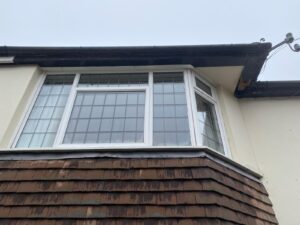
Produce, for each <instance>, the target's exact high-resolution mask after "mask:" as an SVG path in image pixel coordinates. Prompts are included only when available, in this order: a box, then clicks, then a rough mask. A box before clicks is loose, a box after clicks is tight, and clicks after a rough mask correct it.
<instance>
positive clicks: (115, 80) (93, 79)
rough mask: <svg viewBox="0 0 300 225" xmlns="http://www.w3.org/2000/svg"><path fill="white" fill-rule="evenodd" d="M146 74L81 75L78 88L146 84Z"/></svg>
mask: <svg viewBox="0 0 300 225" xmlns="http://www.w3.org/2000/svg"><path fill="white" fill-rule="evenodd" d="M147 83H148V74H147V73H134V74H128V73H121V74H82V75H81V76H80V80H79V84H78V86H96V87H99V86H103V87H110V86H130V85H137V84H141V85H144V84H147Z"/></svg>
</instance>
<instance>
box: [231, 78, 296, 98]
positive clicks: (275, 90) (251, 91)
mask: <svg viewBox="0 0 300 225" xmlns="http://www.w3.org/2000/svg"><path fill="white" fill-rule="evenodd" d="M235 95H236V97H238V98H261V97H293V96H300V81H259V82H256V83H254V84H253V85H251V86H250V87H248V88H246V89H245V90H244V91H242V92H236V93H235Z"/></svg>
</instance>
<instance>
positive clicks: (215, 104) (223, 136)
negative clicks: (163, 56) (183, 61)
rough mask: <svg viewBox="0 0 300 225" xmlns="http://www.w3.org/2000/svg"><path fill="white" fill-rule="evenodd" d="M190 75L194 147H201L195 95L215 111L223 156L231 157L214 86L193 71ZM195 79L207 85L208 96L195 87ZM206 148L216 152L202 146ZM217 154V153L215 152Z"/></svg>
mask: <svg viewBox="0 0 300 225" xmlns="http://www.w3.org/2000/svg"><path fill="white" fill-rule="evenodd" d="M188 73H190V75H189V76H188V77H189V83H190V88H189V93H190V95H191V107H192V112H193V120H194V121H195V122H194V123H193V127H194V130H195V139H196V146H201V144H200V143H201V141H200V133H199V128H198V123H197V122H196V121H197V104H196V94H198V95H199V96H201V97H202V98H204V99H205V100H206V101H208V102H209V103H211V104H212V105H213V107H214V109H215V112H216V119H217V121H216V122H217V124H218V126H219V130H220V134H221V140H222V144H223V148H224V155H225V156H228V157H231V153H230V151H229V146H228V142H227V138H226V132H225V126H224V123H223V118H222V113H221V109H220V104H219V100H218V95H217V91H216V89H215V87H214V86H212V85H211V84H210V83H209V82H208V81H207V80H205V79H204V78H203V77H202V76H201V75H200V74H199V73H197V72H195V71H194V70H189V72H188ZM196 79H198V80H200V81H201V82H203V83H204V84H205V85H207V86H208V87H209V88H210V90H211V94H212V95H209V94H208V93H206V92H205V91H204V90H202V89H200V88H199V87H197V85H196ZM203 147H206V148H209V149H211V150H213V151H216V150H215V149H212V148H210V147H209V146H203ZM216 152H218V151H216Z"/></svg>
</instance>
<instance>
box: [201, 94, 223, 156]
mask: <svg viewBox="0 0 300 225" xmlns="http://www.w3.org/2000/svg"><path fill="white" fill-rule="evenodd" d="M196 103H197V119H198V121H197V122H198V129H199V133H200V138H199V139H200V140H201V143H199V144H200V145H204V146H208V147H210V148H212V149H215V150H217V151H219V152H221V153H224V147H223V143H222V138H221V132H220V129H219V126H218V122H217V116H216V111H215V108H214V105H213V104H211V103H209V102H208V101H206V100H205V99H204V98H202V97H201V96H200V95H198V94H196Z"/></svg>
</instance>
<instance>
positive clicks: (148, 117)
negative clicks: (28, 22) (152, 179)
mask: <svg viewBox="0 0 300 225" xmlns="http://www.w3.org/2000/svg"><path fill="white" fill-rule="evenodd" d="M136 69H137V70H136ZM128 72H130V73H147V74H148V84H145V85H141V84H139V85H132V86H124V87H123V86H121V87H116V86H111V87H82V86H78V83H79V79H80V74H85V73H88V74H101V73H105V74H109V73H111V74H115V73H128ZM160 72H182V73H183V79H184V85H185V95H186V102H187V113H188V122H189V130H190V141H191V145H190V146H154V145H153V74H154V73H160ZM62 74H74V75H75V78H74V82H73V85H72V89H71V91H70V94H69V98H68V100H67V105H66V107H65V110H64V113H63V115H62V119H61V122H60V125H59V128H58V131H57V135H56V138H55V141H54V144H53V147H52V148H53V149H62V150H64V149H94V148H99V149H105V148H108V149H111V148H119V147H120V148H126V147H128V148H143V147H145V148H201V147H205V148H208V149H210V150H212V151H215V152H217V153H219V152H218V151H216V150H215V149H211V148H210V147H208V146H203V145H200V144H199V143H200V141H199V135H198V128H197V126H198V125H197V123H196V122H195V121H196V120H197V107H196V97H195V93H197V94H199V95H200V96H201V97H203V98H204V99H205V100H207V101H209V102H210V103H212V104H213V105H214V107H215V110H216V115H217V123H218V125H219V129H220V133H221V138H222V143H223V146H224V154H225V156H227V157H231V154H230V151H229V148H228V143H227V138H226V134H225V128H224V124H223V119H222V115H221V110H220V107H219V102H218V97H217V93H216V90H215V88H214V87H213V86H212V85H211V84H210V83H209V82H208V81H206V80H205V79H203V78H202V77H201V75H199V74H198V73H197V72H196V71H195V70H193V69H192V68H189V67H188V68H176V67H174V69H172V67H168V68H167V69H159V68H158V69H155V68H145V69H143V68H131V69H129V70H126V69H120V70H113V71H107V70H105V71H104V72H103V71H101V69H99V70H95V71H92V72H91V71H89V70H84V69H82V70H81V71H80V73H76V72H74V71H62V72H55V69H54V70H53V69H52V71H51V72H47V73H43V75H42V79H41V80H40V82H39V85H38V87H37V90H36V91H35V93H34V96H33V99H32V101H30V103H29V105H28V106H27V110H26V113H25V115H24V116H23V120H22V121H21V123H20V124H19V126H18V129H17V132H16V135H14V139H13V141H12V145H11V146H12V149H19V148H16V144H17V141H18V139H19V137H20V135H21V133H22V130H23V128H24V126H25V124H26V121H27V119H28V117H29V114H30V112H31V110H32V108H33V106H34V102H35V100H36V99H37V97H38V93H39V91H40V89H41V88H42V85H43V83H44V80H45V78H46V76H47V75H51V76H55V75H62ZM196 78H197V79H199V80H200V81H201V82H203V83H205V84H206V85H207V86H208V87H210V89H211V91H212V96H210V95H209V94H207V93H206V92H204V91H203V90H201V89H200V88H197V86H196ZM139 90H142V91H145V117H144V142H143V143H109V144H107V143H105V144H101V143H99V144H63V138H64V135H65V132H66V128H67V125H68V122H69V118H70V115H71V112H72V109H73V105H74V101H75V98H76V94H77V93H78V92H80V91H114V92H118V91H139ZM52 148H50V149H52ZM30 149H37V150H42V149H45V148H30ZM219 154H222V153H219ZM222 155H223V154H222Z"/></svg>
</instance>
